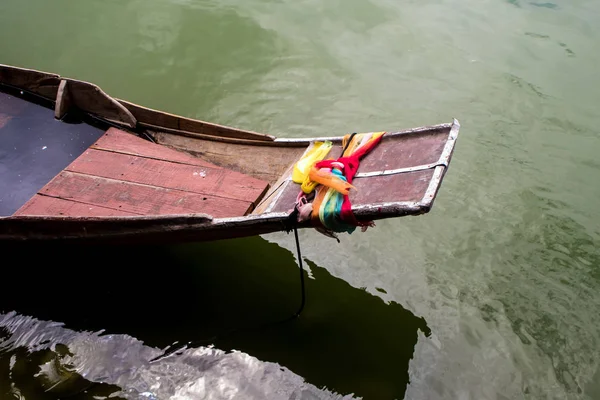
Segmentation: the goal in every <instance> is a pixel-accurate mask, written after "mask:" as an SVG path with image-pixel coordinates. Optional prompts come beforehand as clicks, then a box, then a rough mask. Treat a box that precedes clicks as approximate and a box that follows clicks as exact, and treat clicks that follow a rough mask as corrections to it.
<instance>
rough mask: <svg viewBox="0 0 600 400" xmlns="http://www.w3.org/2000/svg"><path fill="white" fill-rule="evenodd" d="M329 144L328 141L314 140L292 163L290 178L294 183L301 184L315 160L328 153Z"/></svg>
mask: <svg viewBox="0 0 600 400" xmlns="http://www.w3.org/2000/svg"><path fill="white" fill-rule="evenodd" d="M331 146H332V143H331V142H330V141H325V142H315V144H314V146H313V147H312V149H310V150H309V151H308V152H306V154H305V155H304V156H303V157H302V158H301V159H300V160H299V161H298V162H297V163H296V165H294V170H293V171H292V180H293V181H294V182H296V183H301V184H303V183H304V182H305V181H306V179H307V178H308V175H309V173H310V170H311V168H312V166H313V165H314V164H315V163H316V162H318V161H321V160H322V159H324V158H325V157H326V156H327V154H329V151H330V150H331ZM313 189H314V187H313ZM311 191H312V190H311ZM306 193H310V192H306Z"/></svg>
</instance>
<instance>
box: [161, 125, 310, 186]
mask: <svg viewBox="0 0 600 400" xmlns="http://www.w3.org/2000/svg"><path fill="white" fill-rule="evenodd" d="M153 136H154V138H155V139H156V141H157V142H158V143H160V144H164V145H166V146H169V147H172V148H175V149H179V150H183V151H187V152H189V153H191V154H194V155H196V156H198V157H202V158H203V159H205V160H208V161H210V162H212V163H215V164H216V165H219V166H222V167H224V168H228V169H231V170H234V171H238V172H241V173H244V174H248V175H251V176H253V177H255V178H257V179H261V180H265V181H267V182H269V183H270V184H271V185H272V184H274V183H275V182H276V181H277V180H278V179H279V178H280V177H281V175H282V174H283V173H284V172H286V171H287V169H288V168H289V167H290V166H291V165H293V164H294V163H295V162H296V161H297V160H298V159H299V158H300V156H301V155H302V154H303V153H304V151H305V149H306V147H307V146H308V144H307V145H305V146H302V147H269V146H254V145H243V144H233V143H223V142H216V141H211V140H203V139H194V138H190V137H185V136H178V135H170V134H167V133H155V134H154V135H153Z"/></svg>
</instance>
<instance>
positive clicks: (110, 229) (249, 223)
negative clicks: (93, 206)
mask: <svg viewBox="0 0 600 400" xmlns="http://www.w3.org/2000/svg"><path fill="white" fill-rule="evenodd" d="M286 218H287V216H286V215H284V214H271V215H267V216H260V217H254V216H248V217H241V218H225V219H212V217H211V216H209V215H204V214H194V215H162V216H161V215H159V216H126V217H119V216H112V217H62V216H22V217H8V218H0V241H22V240H61V241H64V240H73V241H82V242H86V243H89V242H101V243H118V244H125V243H146V244H148V243H178V242H185V241H207V240H219V239H228V238H235V237H245V236H254V235H260V234H265V233H269V232H275V231H280V230H284V227H285V225H284V224H283V222H284V220H285V219H286Z"/></svg>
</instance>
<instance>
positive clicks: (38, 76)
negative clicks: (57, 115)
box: [0, 64, 60, 100]
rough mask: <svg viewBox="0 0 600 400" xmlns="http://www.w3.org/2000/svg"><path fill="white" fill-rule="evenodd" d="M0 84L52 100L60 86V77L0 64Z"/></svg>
mask: <svg viewBox="0 0 600 400" xmlns="http://www.w3.org/2000/svg"><path fill="white" fill-rule="evenodd" d="M0 83H1V84H5V85H10V86H14V87H16V88H19V89H22V90H27V91H29V92H32V93H35V94H37V95H40V96H42V97H45V98H47V99H50V100H54V99H55V98H56V93H57V91H58V86H59V84H60V76H58V75H56V74H50V73H47V72H41V71H35V70H32V69H26V68H18V67H12V66H10V65H3V64H0Z"/></svg>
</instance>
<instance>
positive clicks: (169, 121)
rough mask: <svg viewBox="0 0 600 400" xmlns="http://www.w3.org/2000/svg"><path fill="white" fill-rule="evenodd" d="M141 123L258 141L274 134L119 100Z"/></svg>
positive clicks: (267, 138) (270, 139)
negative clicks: (210, 121) (220, 123)
mask: <svg viewBox="0 0 600 400" xmlns="http://www.w3.org/2000/svg"><path fill="white" fill-rule="evenodd" d="M119 102H120V103H121V104H122V105H123V106H125V107H126V108H127V109H128V110H129V111H130V112H131V113H132V114H133V115H134V116H135V118H137V120H138V121H139V122H140V124H142V125H146V126H154V127H158V128H160V127H163V128H167V129H176V130H181V131H189V132H195V133H202V134H205V135H211V136H224V137H230V138H238V139H250V140H260V141H273V140H274V139H275V137H274V136H270V135H264V134H262V133H257V132H252V131H247V130H243V129H236V128H231V127H228V126H223V125H218V124H213V123H209V122H205V121H200V120H196V119H191V118H185V117H181V116H179V115H174V114H169V113H166V112H162V111H157V110H153V109H150V108H146V107H142V106H140V105H137V104H134V103H130V102H128V101H124V100H119Z"/></svg>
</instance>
